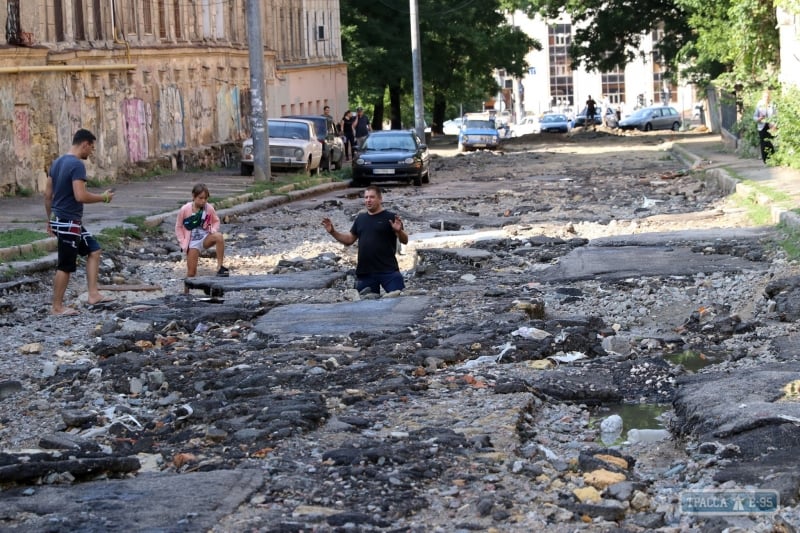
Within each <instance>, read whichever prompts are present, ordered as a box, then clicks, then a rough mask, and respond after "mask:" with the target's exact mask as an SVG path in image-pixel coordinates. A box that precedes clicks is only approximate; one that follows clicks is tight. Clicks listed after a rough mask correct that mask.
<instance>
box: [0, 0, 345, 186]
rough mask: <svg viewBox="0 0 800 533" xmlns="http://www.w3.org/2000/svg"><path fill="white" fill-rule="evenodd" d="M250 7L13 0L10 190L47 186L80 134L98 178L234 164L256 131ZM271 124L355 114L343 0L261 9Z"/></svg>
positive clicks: (2, 20)
mask: <svg viewBox="0 0 800 533" xmlns="http://www.w3.org/2000/svg"><path fill="white" fill-rule="evenodd" d="M246 1H247V0H194V1H187V0H6V4H7V6H6V10H5V11H4V12H2V13H0V24H2V26H3V27H4V28H5V30H6V31H5V35H3V36H2V38H0V138H2V139H3V142H2V143H0V165H2V166H3V167H4V168H6V169H8V170H7V172H4V173H2V174H0V194H14V193H16V192H19V191H22V190H27V191H32V192H39V191H42V190H43V188H44V184H45V181H46V171H47V168H48V167H49V165H50V162H51V161H52V160H53V159H54V158H55V157H57V156H58V155H60V154H62V153H64V152H66V151H67V150H68V149H69V146H70V144H71V140H72V134H73V133H74V131H75V130H76V129H78V128H81V127H83V128H88V129H90V130H92V131H93V132H94V133H95V134H96V135H97V137H98V141H97V143H96V150H95V155H94V156H93V157H92V161H91V162H90V164H89V165H88V171H89V174H90V176H91V177H96V178H98V179H110V180H114V179H115V178H116V176H118V175H119V174H121V173H126V172H133V171H135V169H141V168H143V167H147V166H149V165H152V164H153V163H154V162H155V163H158V164H160V165H161V166H164V165H171V166H173V167H180V166H182V165H186V166H212V165H232V164H234V163H235V162H236V161H235V159H236V158H238V150H239V145H240V141H241V140H242V139H243V138H245V137H247V136H248V135H249V129H250V128H249V123H248V117H249V115H250V68H249V53H248V42H247V20H246V9H245V7H246V6H245V4H246ZM260 1H261V6H260V8H261V16H262V20H261V31H262V40H263V43H264V72H265V78H266V79H265V96H266V101H267V115H268V116H270V117H273V116H279V115H282V114H289V113H321V112H322V108H323V107H324V106H325V105H330V106H331V109H332V112H333V114H334V115H335V114H337V113H338V114H339V115H341V113H343V112H344V110H345V108H346V106H347V66H346V64H345V63H344V61H343V58H342V48H341V40H340V19H339V0H260Z"/></svg>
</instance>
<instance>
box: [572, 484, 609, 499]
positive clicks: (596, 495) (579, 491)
mask: <svg viewBox="0 0 800 533" xmlns="http://www.w3.org/2000/svg"><path fill="white" fill-rule="evenodd" d="M572 493H573V494H574V495H575V497H576V498H578V500H579V501H580V502H581V503H584V502H599V501H601V500H602V499H603V497H602V496H601V495H600V491H598V490H597V489H596V488H594V487H578V488H576V489H573V490H572Z"/></svg>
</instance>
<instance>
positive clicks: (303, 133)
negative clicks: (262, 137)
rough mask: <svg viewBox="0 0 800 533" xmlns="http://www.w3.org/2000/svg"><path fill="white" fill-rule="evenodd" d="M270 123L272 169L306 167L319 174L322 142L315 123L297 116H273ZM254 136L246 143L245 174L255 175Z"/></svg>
mask: <svg viewBox="0 0 800 533" xmlns="http://www.w3.org/2000/svg"><path fill="white" fill-rule="evenodd" d="M267 125H268V127H269V156H270V157H269V158H270V167H271V168H272V169H275V168H277V169H284V170H302V171H303V172H305V173H306V174H311V173H312V172H314V173H316V174H319V172H320V162H321V161H322V143H321V142H319V139H317V133H316V131H315V130H314V123H313V122H311V121H308V120H301V119H294V118H271V119H269V120H267ZM253 157H254V154H253V138H252V137H250V138H249V139H245V141H244V143H242V164H241V174H242V176H252V175H253V165H254V161H253Z"/></svg>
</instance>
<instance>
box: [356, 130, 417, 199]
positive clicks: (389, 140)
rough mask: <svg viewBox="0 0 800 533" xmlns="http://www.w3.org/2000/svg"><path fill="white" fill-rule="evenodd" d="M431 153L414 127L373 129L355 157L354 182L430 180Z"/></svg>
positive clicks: (415, 181) (359, 183) (361, 183)
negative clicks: (412, 129) (411, 129)
mask: <svg viewBox="0 0 800 533" xmlns="http://www.w3.org/2000/svg"><path fill="white" fill-rule="evenodd" d="M430 172H431V170H430V155H429V153H428V146H427V145H425V144H423V143H422V142H421V141H420V139H419V137H418V136H417V134H416V133H415V132H414V131H406V130H383V131H373V132H372V133H370V134H369V136H368V137H367V140H366V141H364V145H363V146H361V147H359V149H358V155H357V156H356V158H355V160H354V161H353V185H357V186H360V185H363V184H369V183H372V182H375V181H404V182H406V183H414V185H417V186H419V185H422V184H423V183H428V182H429V181H430Z"/></svg>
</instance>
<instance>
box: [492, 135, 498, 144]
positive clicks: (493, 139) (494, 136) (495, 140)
mask: <svg viewBox="0 0 800 533" xmlns="http://www.w3.org/2000/svg"><path fill="white" fill-rule="evenodd" d="M497 139H498V137H497V135H492V142H493V143H496V142H497Z"/></svg>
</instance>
